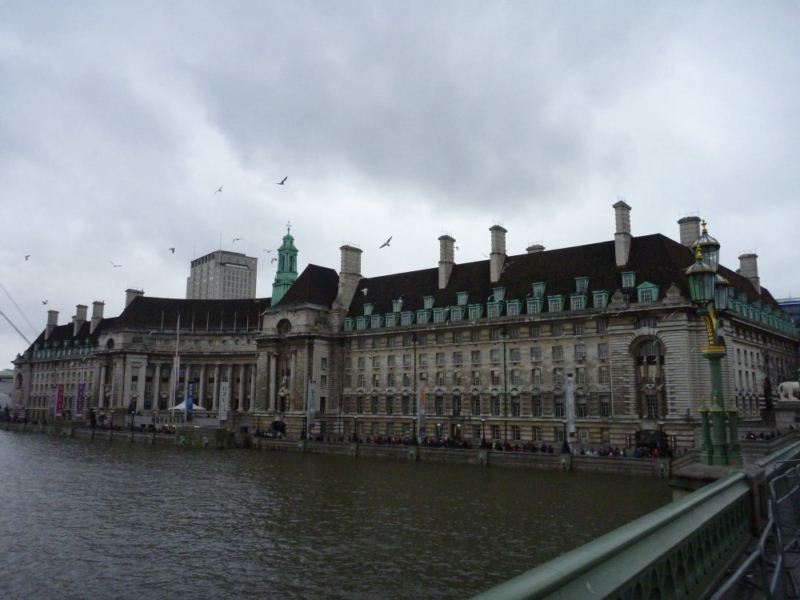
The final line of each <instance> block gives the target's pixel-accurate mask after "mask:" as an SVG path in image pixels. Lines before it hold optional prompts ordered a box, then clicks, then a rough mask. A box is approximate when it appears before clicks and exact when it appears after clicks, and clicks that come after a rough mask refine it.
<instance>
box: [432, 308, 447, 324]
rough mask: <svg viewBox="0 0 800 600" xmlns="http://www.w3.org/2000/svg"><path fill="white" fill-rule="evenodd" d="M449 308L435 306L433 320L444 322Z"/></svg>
mask: <svg viewBox="0 0 800 600" xmlns="http://www.w3.org/2000/svg"><path fill="white" fill-rule="evenodd" d="M448 310H449V309H447V308H434V309H433V322H434V323H444V321H445V319H446V318H447V311H448Z"/></svg>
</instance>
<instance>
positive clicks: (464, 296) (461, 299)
mask: <svg viewBox="0 0 800 600" xmlns="http://www.w3.org/2000/svg"><path fill="white" fill-rule="evenodd" d="M467 300H469V293H467V292H458V293H457V294H456V301H457V302H458V305H459V306H466V305H467Z"/></svg>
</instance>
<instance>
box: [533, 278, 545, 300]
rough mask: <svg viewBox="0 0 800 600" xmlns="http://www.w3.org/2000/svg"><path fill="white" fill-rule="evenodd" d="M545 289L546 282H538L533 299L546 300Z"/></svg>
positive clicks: (534, 286)
mask: <svg viewBox="0 0 800 600" xmlns="http://www.w3.org/2000/svg"><path fill="white" fill-rule="evenodd" d="M544 288H545V283H544V281H537V282H536V283H534V284H533V297H534V298H544Z"/></svg>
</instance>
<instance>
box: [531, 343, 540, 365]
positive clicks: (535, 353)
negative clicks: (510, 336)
mask: <svg viewBox="0 0 800 600" xmlns="http://www.w3.org/2000/svg"><path fill="white" fill-rule="evenodd" d="M531 362H542V348H541V347H540V346H531Z"/></svg>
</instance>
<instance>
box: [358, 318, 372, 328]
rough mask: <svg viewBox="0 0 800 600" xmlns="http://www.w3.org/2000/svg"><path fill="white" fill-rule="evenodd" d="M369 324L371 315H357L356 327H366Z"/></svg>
mask: <svg viewBox="0 0 800 600" xmlns="http://www.w3.org/2000/svg"><path fill="white" fill-rule="evenodd" d="M367 325H369V317H356V329H366V328H367Z"/></svg>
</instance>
